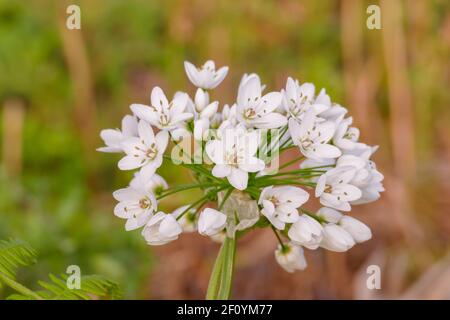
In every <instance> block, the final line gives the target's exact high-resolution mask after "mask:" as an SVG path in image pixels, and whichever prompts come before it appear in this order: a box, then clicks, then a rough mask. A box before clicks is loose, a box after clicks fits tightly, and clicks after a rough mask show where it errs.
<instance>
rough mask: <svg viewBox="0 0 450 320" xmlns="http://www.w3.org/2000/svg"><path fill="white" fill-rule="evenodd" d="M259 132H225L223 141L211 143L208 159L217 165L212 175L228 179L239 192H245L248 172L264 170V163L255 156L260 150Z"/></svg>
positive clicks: (207, 147) (207, 146)
mask: <svg viewBox="0 0 450 320" xmlns="http://www.w3.org/2000/svg"><path fill="white" fill-rule="evenodd" d="M258 140H259V139H258V132H256V131H252V132H246V130H245V129H244V128H239V127H237V128H232V129H226V130H224V133H223V136H222V139H218V140H212V141H209V142H208V143H207V145H206V153H207V154H208V157H209V158H210V159H211V160H212V161H213V162H214V163H215V166H214V168H213V170H212V174H213V176H215V177H218V178H225V177H226V178H227V179H228V182H229V183H230V184H231V185H232V186H233V187H235V188H236V189H238V190H245V189H246V188H247V182H248V172H258V171H260V170H262V169H264V166H265V165H264V161H262V160H260V159H258V158H256V157H255V156H254V155H255V154H256V151H257V149H258Z"/></svg>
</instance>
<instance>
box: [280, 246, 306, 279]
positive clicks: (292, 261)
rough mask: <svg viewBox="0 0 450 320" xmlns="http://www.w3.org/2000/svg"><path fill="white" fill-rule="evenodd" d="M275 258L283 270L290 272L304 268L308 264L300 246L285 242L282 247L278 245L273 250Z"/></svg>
mask: <svg viewBox="0 0 450 320" xmlns="http://www.w3.org/2000/svg"><path fill="white" fill-rule="evenodd" d="M275 259H276V260H277V262H278V264H279V265H280V266H281V267H282V268H283V269H284V270H286V271H287V272H290V273H292V272H294V271H295V270H304V269H305V268H306V267H307V266H308V264H307V263H306V259H305V256H304V254H303V249H302V247H300V246H297V245H295V244H292V243H285V244H284V245H283V247H282V246H281V245H279V246H278V249H277V250H275Z"/></svg>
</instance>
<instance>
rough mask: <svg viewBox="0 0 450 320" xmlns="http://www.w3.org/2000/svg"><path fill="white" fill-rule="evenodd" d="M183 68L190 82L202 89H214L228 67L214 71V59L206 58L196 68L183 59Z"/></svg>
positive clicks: (224, 75)
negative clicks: (206, 59) (199, 66)
mask: <svg viewBox="0 0 450 320" xmlns="http://www.w3.org/2000/svg"><path fill="white" fill-rule="evenodd" d="M184 69H185V70H186V74H187V76H188V78H189V80H190V81H191V82H192V84H193V85H194V86H196V87H199V88H202V89H206V90H209V89H214V88H215V87H217V86H218V85H219V84H220V83H221V82H222V81H223V79H225V77H226V75H227V73H228V67H222V68H220V69H219V70H217V71H216V66H215V63H214V61H212V60H208V61H206V63H205V64H204V65H203V66H202V67H201V68H196V67H195V66H194V65H193V64H192V63H190V62H188V61H185V62H184Z"/></svg>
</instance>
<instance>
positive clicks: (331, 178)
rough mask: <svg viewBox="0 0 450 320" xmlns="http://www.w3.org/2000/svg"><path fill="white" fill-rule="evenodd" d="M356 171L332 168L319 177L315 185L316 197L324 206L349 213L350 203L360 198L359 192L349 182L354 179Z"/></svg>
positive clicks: (350, 168)
mask: <svg viewBox="0 0 450 320" xmlns="http://www.w3.org/2000/svg"><path fill="white" fill-rule="evenodd" d="M355 173H356V170H355V169H354V168H353V167H351V166H343V167H339V168H334V169H331V170H329V171H327V172H326V173H324V174H323V175H321V176H320V177H319V180H317V185H316V192H315V195H316V197H320V203H321V204H322V205H324V206H327V207H330V208H334V209H337V210H341V211H350V210H351V207H350V203H349V202H350V201H355V200H358V199H359V198H360V197H361V190H359V189H358V188H357V187H355V186H354V185H352V184H350V181H351V180H352V179H353V178H354V176H355Z"/></svg>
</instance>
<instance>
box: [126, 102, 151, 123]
mask: <svg viewBox="0 0 450 320" xmlns="http://www.w3.org/2000/svg"><path fill="white" fill-rule="evenodd" d="M130 109H131V111H133V113H134V114H135V115H136V116H137V117H138V118H139V119H142V120H145V121H148V122H149V123H152V124H153V123H155V122H157V121H158V116H157V114H156V112H155V111H153V110H152V109H151V108H150V107H149V106H146V105H144V104H137V103H135V104H132V105H131V106H130Z"/></svg>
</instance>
